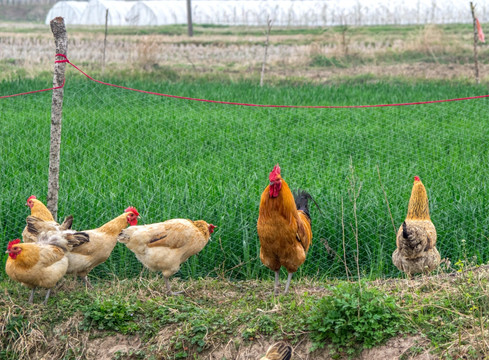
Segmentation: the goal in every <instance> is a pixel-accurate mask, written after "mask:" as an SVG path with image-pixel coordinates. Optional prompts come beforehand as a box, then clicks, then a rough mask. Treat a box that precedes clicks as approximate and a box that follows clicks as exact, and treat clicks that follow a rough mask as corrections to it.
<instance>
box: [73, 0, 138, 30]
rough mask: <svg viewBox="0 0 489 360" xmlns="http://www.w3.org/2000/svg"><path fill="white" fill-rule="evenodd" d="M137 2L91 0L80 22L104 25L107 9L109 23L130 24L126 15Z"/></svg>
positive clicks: (114, 24) (116, 24)
mask: <svg viewBox="0 0 489 360" xmlns="http://www.w3.org/2000/svg"><path fill="white" fill-rule="evenodd" d="M135 4H136V2H135V1H115V0H91V1H89V2H88V5H87V6H86V8H85V11H83V14H82V16H81V20H80V24H82V25H104V24H105V15H106V12H107V10H109V12H108V18H107V23H108V24H109V25H113V26H123V25H128V23H127V21H126V15H127V13H128V12H129V10H130V9H131V8H132V7H133V6H134V5H135Z"/></svg>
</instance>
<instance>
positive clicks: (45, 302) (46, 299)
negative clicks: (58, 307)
mask: <svg viewBox="0 0 489 360" xmlns="http://www.w3.org/2000/svg"><path fill="white" fill-rule="evenodd" d="M50 294H51V289H48V291H47V293H46V298H45V299H44V302H43V304H44V305H46V304H47V303H48V299H49V295H50Z"/></svg>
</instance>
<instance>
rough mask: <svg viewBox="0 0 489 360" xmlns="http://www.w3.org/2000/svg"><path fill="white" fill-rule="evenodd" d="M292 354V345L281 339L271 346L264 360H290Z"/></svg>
mask: <svg viewBox="0 0 489 360" xmlns="http://www.w3.org/2000/svg"><path fill="white" fill-rule="evenodd" d="M291 356H292V347H291V346H290V345H287V344H286V343H284V342H282V341H281V342H278V343H275V344H273V345H272V346H270V347H269V348H268V350H267V354H266V355H265V357H263V358H262V360H290V358H291Z"/></svg>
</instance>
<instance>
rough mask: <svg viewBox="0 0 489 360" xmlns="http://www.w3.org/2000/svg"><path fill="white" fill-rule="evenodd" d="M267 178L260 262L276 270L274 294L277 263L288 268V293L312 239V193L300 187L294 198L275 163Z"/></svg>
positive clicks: (260, 218) (262, 205) (260, 227)
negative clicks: (309, 204) (310, 213)
mask: <svg viewBox="0 0 489 360" xmlns="http://www.w3.org/2000/svg"><path fill="white" fill-rule="evenodd" d="M269 180H270V185H268V186H267V187H266V188H265V190H264V191H263V193H262V195H261V200H260V210H259V216H258V223H257V230H258V237H259V238H260V260H261V262H262V263H263V265H265V266H266V267H268V268H269V269H270V270H272V271H275V286H274V292H275V294H278V285H279V270H280V267H281V266H284V267H285V268H286V269H287V272H288V274H289V275H288V278H287V284H286V285H285V294H287V292H288V290H289V286H290V280H291V279H292V275H293V274H294V273H295V272H296V271H297V269H298V268H299V266H301V265H302V263H303V262H304V261H305V260H306V255H307V251H308V250H309V246H310V245H311V242H312V230H311V218H310V215H309V209H308V200H309V199H311V195H309V194H308V193H306V192H305V191H299V192H298V194H297V195H296V196H295V198H294V196H293V195H292V192H291V191H290V188H289V186H288V185H287V183H286V182H285V180H284V179H282V177H281V176H280V167H279V166H278V164H277V165H275V167H274V168H273V170H272V172H270V175H269Z"/></svg>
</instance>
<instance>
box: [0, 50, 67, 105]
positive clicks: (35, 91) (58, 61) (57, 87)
mask: <svg viewBox="0 0 489 360" xmlns="http://www.w3.org/2000/svg"><path fill="white" fill-rule="evenodd" d="M56 56H62V57H64V58H65V60H56V61H55V63H63V62H64V63H65V62H67V63H69V62H70V61H69V60H68V58H67V57H66V55H63V54H56V55H55V57H56ZM64 86H65V79H63V83H62V84H61V85H60V86H54V87H51V88H48V89H41V90H33V91H27V92H23V93H19V94H13V95H3V96H0V99H4V98H10V97H14V96H20V95H29V94H35V93H39V92H44V91H51V90H57V89H61V88H62V87H64Z"/></svg>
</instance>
